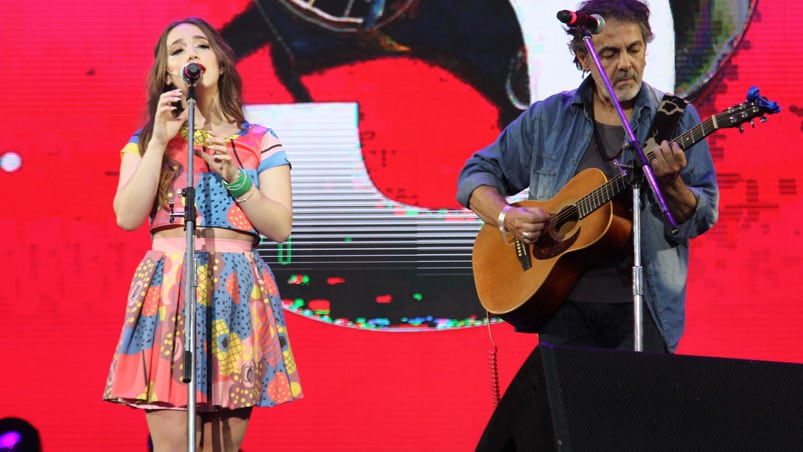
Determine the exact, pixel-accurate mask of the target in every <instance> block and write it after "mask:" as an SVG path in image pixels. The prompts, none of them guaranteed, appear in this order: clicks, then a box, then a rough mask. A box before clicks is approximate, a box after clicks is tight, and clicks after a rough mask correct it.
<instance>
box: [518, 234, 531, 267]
mask: <svg viewBox="0 0 803 452" xmlns="http://www.w3.org/2000/svg"><path fill="white" fill-rule="evenodd" d="M515 246H516V257H517V258H518V259H519V264H521V269H522V270H528V269H529V268H530V267H532V263H531V262H530V247H529V246H527V244H525V243H524V242H522V241H521V240H519V239H516V240H515Z"/></svg>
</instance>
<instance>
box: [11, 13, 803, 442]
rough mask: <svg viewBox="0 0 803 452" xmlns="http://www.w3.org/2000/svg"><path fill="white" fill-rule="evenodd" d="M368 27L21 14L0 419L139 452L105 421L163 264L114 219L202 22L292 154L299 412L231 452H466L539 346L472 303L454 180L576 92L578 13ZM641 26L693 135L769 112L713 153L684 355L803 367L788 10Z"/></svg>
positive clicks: (283, 274) (16, 32)
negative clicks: (136, 150) (122, 358)
mask: <svg viewBox="0 0 803 452" xmlns="http://www.w3.org/2000/svg"><path fill="white" fill-rule="evenodd" d="M349 4H350V5H351V6H350V7H349V6H348V5H349ZM369 6H370V5H369V4H368V2H366V1H364V0H355V1H349V0H344V1H342V2H341V1H337V0H331V1H315V2H310V1H299V0H234V1H229V2H212V1H201V0H192V1H188V0H175V1H171V2H168V3H165V2H161V1H154V0H143V1H139V2H128V3H120V2H99V3H94V4H92V5H91V7H90V6H88V5H87V4H86V2H82V1H77V0H62V1H43V2H18V3H14V4H8V5H6V8H4V13H3V14H2V15H0V39H2V42H3V49H4V51H5V54H6V56H7V58H6V59H5V60H4V65H5V67H4V71H2V72H0V82H2V86H3V87H4V90H3V102H2V103H0V124H3V125H4V127H3V132H4V140H3V141H2V144H0V189H1V190H2V193H3V198H2V199H3V209H2V214H0V231H2V232H3V233H4V234H5V240H3V241H2V242H0V255H2V256H3V259H2V262H3V263H2V267H0V271H2V275H3V283H4V290H2V291H0V350H1V351H0V358H1V359H2V360H3V365H2V373H0V374H1V375H2V384H0V387H1V388H2V392H0V396H2V400H3V403H2V404H0V418H19V419H22V420H24V421H26V422H28V423H30V424H31V425H32V426H33V427H34V428H35V429H36V430H37V431H38V433H39V435H40V437H41V441H42V444H43V447H44V448H45V449H47V450H64V451H73V450H74V451H79V450H80V451H86V450H119V451H128V450H130V451H137V450H147V434H148V433H147V427H146V424H145V420H144V416H143V415H142V413H141V412H139V411H137V410H133V409H128V408H125V407H121V406H116V405H112V404H109V403H105V402H102V401H101V395H102V391H103V387H104V383H105V380H106V376H107V373H108V369H109V364H110V360H111V357H112V354H113V352H114V350H113V348H114V346H115V344H116V341H117V338H118V335H119V334H120V328H121V325H122V323H121V322H122V321H123V319H124V315H125V300H126V294H127V293H128V289H129V283H130V278H131V276H132V273H133V271H134V269H135V267H136V264H137V262H139V260H140V258H141V257H142V255H143V253H144V252H145V251H146V250H147V249H148V248H149V246H150V236H149V234H148V230H147V226H146V225H143V226H142V227H141V228H139V229H138V230H136V231H130V232H129V231H123V230H122V229H120V228H119V227H118V226H117V225H116V221H115V217H114V213H113V210H112V198H113V195H114V192H115V189H116V185H117V176H118V169H119V163H120V149H122V147H123V145H124V144H125V143H126V142H127V141H128V138H129V137H130V136H131V134H132V133H133V132H134V131H135V130H136V129H137V128H138V127H139V126H140V122H141V118H142V116H141V115H142V110H143V108H144V106H145V105H144V104H145V76H146V74H147V71H148V69H149V68H150V65H151V63H152V58H153V45H154V43H155V42H156V39H157V38H158V36H159V33H160V32H161V31H162V29H163V28H164V27H165V25H166V24H168V23H169V22H171V21H173V20H175V19H179V18H182V17H185V16H190V15H197V16H201V17H204V18H206V19H207V20H208V21H209V22H210V23H211V24H213V26H215V27H216V28H217V29H219V30H220V31H221V33H222V34H223V35H224V37H226V39H227V40H228V41H229V42H230V43H231V44H232V47H233V49H234V51H235V54H236V58H237V68H238V70H239V72H240V74H241V76H242V78H243V83H244V96H245V101H246V103H247V106H248V107H247V108H248V111H247V113H248V116H249V118H250V119H252V120H254V121H257V122H260V123H264V124H265V125H266V126H268V127H271V128H272V129H273V130H274V131H275V132H276V133H277V135H278V136H279V138H280V139H281V140H282V142H283V144H284V145H285V149H286V151H287V153H288V157H289V159H290V160H291V162H292V164H293V170H292V174H293V191H294V229H293V234H292V236H291V238H290V240H288V241H287V242H286V243H283V244H281V245H277V244H275V243H271V242H269V241H263V242H262V243H261V244H260V253H261V255H262V256H263V257H264V258H265V260H266V261H268V262H269V263H270V265H271V268H272V269H273V271H274V273H275V274H276V277H277V281H278V282H279V284H280V288H279V289H280V292H281V294H282V298H283V300H284V305H285V308H286V311H287V321H288V330H289V336H290V338H291V341H292V345H293V350H294V353H295V357H296V361H297V363H298V366H299V372H300V377H301V382H302V385H303V388H304V394H305V398H304V399H302V400H300V401H298V402H294V403H292V404H288V405H286V406H281V407H277V408H275V409H264V410H256V411H255V412H254V415H253V417H252V420H251V423H250V426H249V431H248V435H247V437H246V441H245V443H244V444H243V450H245V451H260V450H349V451H354V450H371V451H375V450H386V451H390V450H405V451H407V450H456V451H457V450H461V451H462V450H472V449H473V448H474V447H475V445H476V442H477V440H478V439H479V437H480V435H481V433H482V431H483V428H484V426H485V425H486V423H487V421H488V419H489V417H490V416H491V413H492V412H493V409H494V401H493V398H492V396H493V393H494V392H495V391H497V390H499V391H502V392H503V391H504V389H505V388H506V387H507V385H508V384H509V383H510V381H511V379H512V378H513V376H514V374H515V372H516V371H517V370H518V369H519V367H520V366H521V364H522V362H524V360H525V359H526V357H527V356H528V355H529V354H530V353H531V351H532V349H533V347H534V346H535V345H537V342H538V338H537V336H536V335H533V334H523V333H516V332H515V331H513V329H512V328H511V326H510V325H509V324H507V323H506V322H503V321H500V320H498V319H491V320H489V319H488V318H487V317H486V313H485V311H484V310H483V308H482V306H481V305H480V303H479V302H478V298H477V294H476V290H475V287H474V279H473V275H472V266H471V253H472V249H473V245H474V239H475V237H476V234H477V231H478V230H479V228H480V227H481V226H482V223H481V221H480V220H478V219H477V218H476V216H474V214H473V213H472V212H470V211H468V210H466V209H464V208H462V206H460V205H459V204H458V203H457V201H456V199H455V191H456V183H457V176H458V173H459V171H460V168H462V166H463V164H464V162H465V160H466V158H467V157H468V156H469V155H471V153H472V152H474V151H476V150H477V149H480V148H482V147H483V146H485V145H487V144H488V143H490V142H491V141H492V140H494V139H495V138H496V136H497V135H498V134H499V133H500V131H501V130H502V128H503V127H504V126H505V125H506V124H508V123H509V122H510V121H512V120H513V119H514V118H515V117H517V116H518V114H520V112H521V111H522V110H523V109H524V108H526V107H527V106H528V105H529V104H531V103H532V102H535V101H538V100H540V99H543V98H544V97H545V96H547V95H549V94H551V93H554V92H556V91H559V90H564V89H571V88H573V87H575V86H577V85H578V84H579V83H580V81H581V73H580V71H578V70H577V69H576V68H575V67H574V65H573V63H572V60H571V55H570V54H569V51H568V48H567V47H566V42H567V37H566V34H565V32H564V31H563V30H562V28H561V25H560V24H559V23H558V22H557V20H556V19H555V13H556V11H558V10H560V9H564V8H565V9H573V8H575V7H576V2H565V1H558V0H548V1H538V2H532V1H524V0H515V1H509V2H508V1H504V0H467V1H461V2H455V1H451V0H397V1H391V0H387V1H385V5H384V11H383V12H382V14H380V15H379V16H377V17H376V18H375V19H376V20H375V21H374V18H372V17H371V9H370V7H369ZM650 6H651V8H652V10H653V16H652V24H653V32H654V33H655V40H654V41H653V42H652V43H651V44H650V45H649V47H648V53H647V72H646V73H645V79H646V80H648V81H651V82H653V83H654V84H655V85H656V86H658V87H660V88H662V89H664V90H672V91H675V92H677V93H679V94H682V95H684V96H686V97H687V98H688V99H689V100H690V101H691V102H693V104H694V105H695V106H696V107H697V109H698V111H699V112H700V115H701V117H702V118H703V119H706V118H710V117H712V116H715V115H718V114H721V112H723V111H725V110H726V109H728V108H730V107H732V106H734V105H739V104H742V103H744V102H745V100H746V96H747V94H748V92H749V91H750V89H751V88H752V87H757V88H758V89H759V90H760V93H761V95H762V96H764V97H765V98H766V99H768V100H769V101H772V102H777V103H778V104H779V105H780V107H781V111H780V112H779V113H777V114H769V115H767V118H766V119H767V120H766V121H765V122H762V121H761V120H760V118H754V120H753V121H752V124H751V122H746V123H744V124H741V126H742V128H743V131H740V130H739V128H736V127H733V128H727V129H722V130H716V131H714V132H713V133H711V135H709V137H708V141H709V144H710V147H711V151H712V153H713V157H714V163H715V165H716V167H717V171H718V182H719V186H720V190H721V200H720V218H719V222H718V224H717V225H716V226H715V227H714V228H713V229H712V230H711V231H709V232H708V233H706V234H705V235H704V236H702V237H699V238H696V239H694V240H692V243H691V261H690V264H689V265H690V278H689V281H688V286H687V294H688V297H687V306H686V309H687V324H686V332H685V334H684V336H683V339H682V341H681V343H680V346H679V349H678V353H681V354H689V355H701V356H719V357H731V358H739V359H749V360H768V361H785V362H794V363H803V349H802V348H801V347H800V344H801V343H803V336H802V335H803V332H801V329H800V325H801V324H803V307H801V306H802V305H801V303H800V302H799V300H800V295H799V294H800V293H803V281H801V278H799V277H798V273H799V269H800V266H801V263H800V257H799V250H800V249H801V231H800V224H801V218H802V217H801V213H800V212H801V209H802V208H803V202H801V197H800V185H801V176H800V174H799V169H800V168H801V152H800V149H799V145H798V144H797V143H798V141H799V137H800V136H801V133H803V121H802V120H801V116H802V115H803V114H802V113H801V111H803V89H801V88H800V87H799V83H798V80H797V79H798V74H799V73H800V72H801V69H803V67H801V66H803V63H801V62H800V60H799V59H798V58H795V57H794V55H797V54H800V53H801V51H803V49H801V44H800V40H799V39H798V38H797V33H796V30H797V23H796V15H795V14H794V13H795V11H796V9H795V8H794V7H795V6H796V4H793V3H791V2H769V1H761V2H759V1H755V0H753V1H748V0H744V1H724V0H722V1H717V0H709V1H677V0H676V1H651V2H650ZM790 55H791V56H792V57H790ZM494 351H496V352H497V354H496V355H493V354H492V352H494Z"/></svg>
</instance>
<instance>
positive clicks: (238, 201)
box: [234, 188, 257, 204]
mask: <svg viewBox="0 0 803 452" xmlns="http://www.w3.org/2000/svg"><path fill="white" fill-rule="evenodd" d="M256 191H257V189H256V188H252V189H251V190H248V193H246V194H245V195H243V196H242V197H241V198H235V199H234V200H235V201H237V204H242V203H244V202H246V201H248V199H249V198H251V197H252V196H254V193H256Z"/></svg>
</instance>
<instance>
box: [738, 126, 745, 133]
mask: <svg viewBox="0 0 803 452" xmlns="http://www.w3.org/2000/svg"><path fill="white" fill-rule="evenodd" d="M739 133H744V126H743V125H739Z"/></svg>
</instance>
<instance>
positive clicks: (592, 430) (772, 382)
mask: <svg viewBox="0 0 803 452" xmlns="http://www.w3.org/2000/svg"><path fill="white" fill-rule="evenodd" d="M538 350H540V351H541V354H542V359H543V363H544V366H545V371H546V375H547V382H548V386H549V387H550V397H551V400H552V401H551V404H552V405H553V414H554V415H555V416H556V422H555V426H556V430H557V432H556V433H557V436H558V438H559V449H560V450H570V451H575V452H584V451H594V452H599V451H673V452H677V451H728V452H732V451H803V366H801V365H795V364H787V363H773V362H762V361H742V360H733V359H724V358H703V357H694V356H680V355H663V354H660V355H656V354H648V353H636V352H620V351H607V350H605V351H603V350H588V349H574V348H553V347H545V346H542V347H539V349H538ZM538 350H536V351H538ZM554 397H557V398H558V399H559V403H555V400H554Z"/></svg>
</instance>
